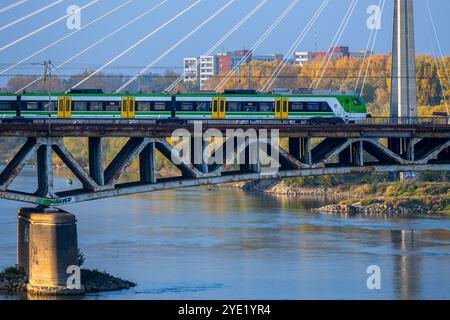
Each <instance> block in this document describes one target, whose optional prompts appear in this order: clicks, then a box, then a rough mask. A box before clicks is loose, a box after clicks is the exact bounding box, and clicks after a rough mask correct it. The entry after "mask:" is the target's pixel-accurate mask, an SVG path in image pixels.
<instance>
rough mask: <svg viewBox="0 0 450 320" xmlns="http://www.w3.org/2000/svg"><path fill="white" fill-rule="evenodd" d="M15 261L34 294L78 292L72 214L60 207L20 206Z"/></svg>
mask: <svg viewBox="0 0 450 320" xmlns="http://www.w3.org/2000/svg"><path fill="white" fill-rule="evenodd" d="M17 234H18V238H17V265H18V267H19V268H23V269H24V270H25V273H26V274H27V276H28V285H27V292H28V293H30V294H34V295H80V294H83V293H84V288H83V287H82V286H81V285H80V283H81V275H80V273H79V268H78V242H77V226H76V219H75V216H74V215H72V214H70V213H68V212H65V211H63V210H60V209H46V208H20V209H19V211H18V224H17Z"/></svg>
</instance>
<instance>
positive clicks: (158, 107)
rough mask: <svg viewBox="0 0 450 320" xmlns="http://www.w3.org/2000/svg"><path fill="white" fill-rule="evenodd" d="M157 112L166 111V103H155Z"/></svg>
mask: <svg viewBox="0 0 450 320" xmlns="http://www.w3.org/2000/svg"><path fill="white" fill-rule="evenodd" d="M155 111H166V103H165V102H155Z"/></svg>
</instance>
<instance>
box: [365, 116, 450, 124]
mask: <svg viewBox="0 0 450 320" xmlns="http://www.w3.org/2000/svg"><path fill="white" fill-rule="evenodd" d="M356 123H358V124H365V125H449V124H450V117H415V118H390V117H372V118H366V119H362V120H357V121H356Z"/></svg>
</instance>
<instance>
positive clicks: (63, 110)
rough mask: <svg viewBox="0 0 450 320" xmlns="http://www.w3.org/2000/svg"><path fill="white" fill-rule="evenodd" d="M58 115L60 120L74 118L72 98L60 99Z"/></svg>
mask: <svg viewBox="0 0 450 320" xmlns="http://www.w3.org/2000/svg"><path fill="white" fill-rule="evenodd" d="M57 115H58V118H59V119H68V118H71V117H72V98H71V97H58V104H57Z"/></svg>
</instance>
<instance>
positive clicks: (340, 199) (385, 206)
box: [226, 172, 450, 216]
mask: <svg viewBox="0 0 450 320" xmlns="http://www.w3.org/2000/svg"><path fill="white" fill-rule="evenodd" d="M449 176H450V174H449V173H445V172H443V173H422V174H419V175H418V176H417V180H414V181H411V180H405V181H392V180H391V179H389V176H387V175H353V176H350V175H348V176H322V177H302V178H293V179H286V180H279V181H274V180H272V181H257V182H248V183H234V184H228V185H226V186H229V187H233V188H239V189H242V190H244V191H250V192H264V193H268V194H281V195H290V196H319V197H332V198H335V199H337V200H336V203H335V204H333V205H329V206H325V207H322V208H319V209H317V210H316V211H318V212H326V213H342V214H346V215H348V214H365V215H376V214H378V215H384V214H387V215H414V214H417V215H429V214H439V215H449V216H450V182H449V181H450V177H449Z"/></svg>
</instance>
